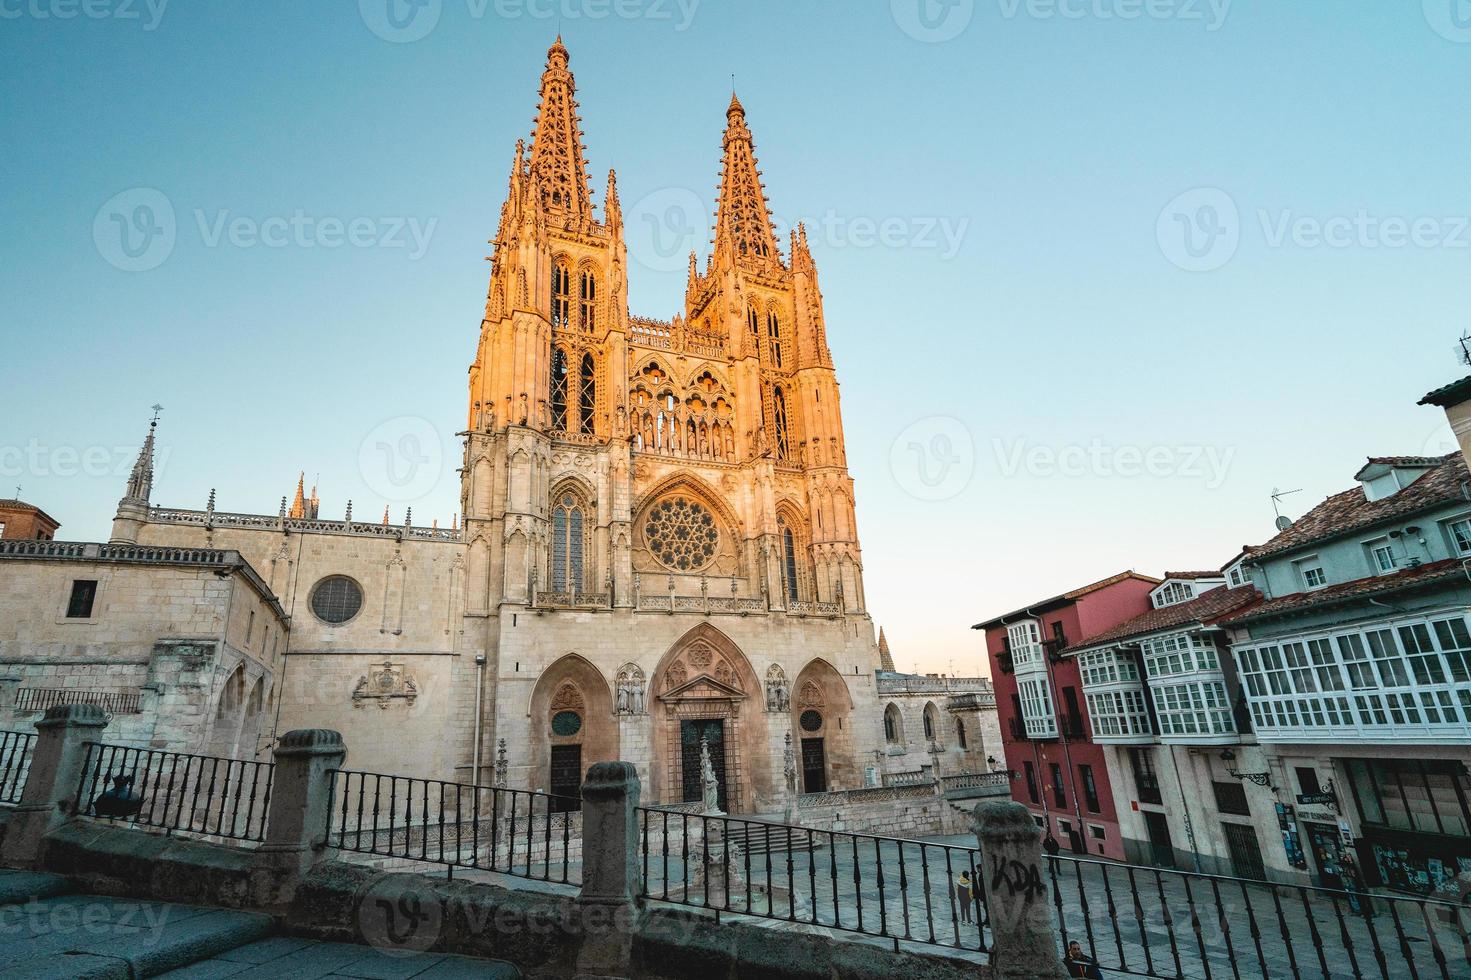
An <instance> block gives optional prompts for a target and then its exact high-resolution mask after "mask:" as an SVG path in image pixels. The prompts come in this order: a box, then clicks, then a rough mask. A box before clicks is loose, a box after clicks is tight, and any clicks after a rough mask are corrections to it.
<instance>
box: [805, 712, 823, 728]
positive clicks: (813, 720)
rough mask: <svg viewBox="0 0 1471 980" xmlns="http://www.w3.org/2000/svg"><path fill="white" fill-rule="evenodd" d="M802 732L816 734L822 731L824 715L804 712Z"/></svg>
mask: <svg viewBox="0 0 1471 980" xmlns="http://www.w3.org/2000/svg"><path fill="white" fill-rule="evenodd" d="M801 721H802V731H804V732H816V731H821V729H822V715H821V714H820V713H818V712H816V711H804V712H802V718H801Z"/></svg>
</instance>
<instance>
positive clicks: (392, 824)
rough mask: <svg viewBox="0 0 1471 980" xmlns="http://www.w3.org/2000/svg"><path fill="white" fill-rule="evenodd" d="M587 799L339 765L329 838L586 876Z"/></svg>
mask: <svg viewBox="0 0 1471 980" xmlns="http://www.w3.org/2000/svg"><path fill="white" fill-rule="evenodd" d="M581 806H582V801H581V800H579V799H577V798H575V797H565V796H553V795H551V794H548V793H540V792H533V791H529V790H519V789H503V788H499V787H493V786H471V785H468V784H466V783H447V782H443V781H441V780H437V779H414V778H411V777H408V776H392V775H388V774H385V773H376V772H358V771H353V770H347V769H339V770H337V771H335V772H334V773H333V774H332V807H331V812H330V814H329V816H328V821H327V824H328V825H327V843H328V845H329V846H331V847H336V848H339V849H341V850H344V851H353V852H356V853H360V854H371V855H375V856H377V857H382V858H396V859H400V860H404V861H419V862H424V863H428V864H443V865H447V866H449V867H450V868H470V869H475V870H480V871H493V872H496V873H498V874H504V875H514V876H516V877H518V878H530V879H532V880H534V881H546V882H556V883H559V884H568V885H576V884H580V883H581V880H582V814H581V812H580V810H581Z"/></svg>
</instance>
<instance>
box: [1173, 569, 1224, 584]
mask: <svg viewBox="0 0 1471 980" xmlns="http://www.w3.org/2000/svg"><path fill="white" fill-rule="evenodd" d="M1220 577H1221V573H1220V571H1219V570H1216V569H1212V570H1211V571H1208V572H1165V581H1166V582H1168V581H1169V580H1170V579H1172V578H1180V579H1192V578H1220Z"/></svg>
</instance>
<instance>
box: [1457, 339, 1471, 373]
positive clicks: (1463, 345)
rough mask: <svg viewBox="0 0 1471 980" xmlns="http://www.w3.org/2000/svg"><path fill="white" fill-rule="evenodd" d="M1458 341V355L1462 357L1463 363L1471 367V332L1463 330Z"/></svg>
mask: <svg viewBox="0 0 1471 980" xmlns="http://www.w3.org/2000/svg"><path fill="white" fill-rule="evenodd" d="M1456 343H1457V347H1456V355H1457V356H1458V357H1459V358H1460V359H1461V363H1462V364H1464V365H1465V366H1467V367H1471V333H1468V332H1466V331H1462V332H1461V339H1460V340H1458V341H1457V342H1456Z"/></svg>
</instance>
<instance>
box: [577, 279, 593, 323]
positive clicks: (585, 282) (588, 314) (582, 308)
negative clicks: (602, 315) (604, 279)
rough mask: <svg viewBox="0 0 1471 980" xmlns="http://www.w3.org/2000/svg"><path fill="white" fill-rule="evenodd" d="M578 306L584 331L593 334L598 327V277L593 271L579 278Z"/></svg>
mask: <svg viewBox="0 0 1471 980" xmlns="http://www.w3.org/2000/svg"><path fill="white" fill-rule="evenodd" d="M578 306H579V309H578V313H579V315H580V316H581V318H582V321H581V322H582V329H583V330H586V331H588V332H591V331H592V330H593V329H594V328H595V327H596V326H597V325H598V324H597V321H598V277H597V275H596V274H595V273H594V272H593V271H592V270H591V269H584V270H583V272H582V275H581V276H580V277H579V283H578Z"/></svg>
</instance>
